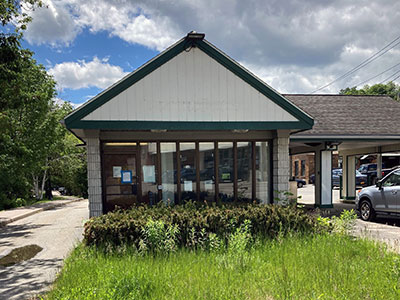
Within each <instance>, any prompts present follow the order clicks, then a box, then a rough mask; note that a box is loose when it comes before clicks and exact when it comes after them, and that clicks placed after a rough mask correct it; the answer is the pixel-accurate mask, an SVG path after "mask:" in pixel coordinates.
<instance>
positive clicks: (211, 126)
mask: <svg viewBox="0 0 400 300" xmlns="http://www.w3.org/2000/svg"><path fill="white" fill-rule="evenodd" d="M70 126H71V127H69V128H71V129H104V130H119V129H121V130H152V129H155V130H157V129H166V130H244V129H248V130H273V129H307V128H308V125H306V124H304V123H302V122H299V121H294V122H290V121H286V122H180V121H176V122H174V121H112V120H111V121H108V120H107V121H75V122H73V123H72V124H71V125H70Z"/></svg>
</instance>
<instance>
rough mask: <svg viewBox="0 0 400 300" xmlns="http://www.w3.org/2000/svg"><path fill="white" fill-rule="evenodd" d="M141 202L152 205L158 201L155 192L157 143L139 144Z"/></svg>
mask: <svg viewBox="0 0 400 300" xmlns="http://www.w3.org/2000/svg"><path fill="white" fill-rule="evenodd" d="M140 159H141V166H142V170H141V176H140V177H141V180H142V201H143V202H145V203H147V204H150V205H153V204H156V203H157V201H158V192H157V174H158V170H157V143H140Z"/></svg>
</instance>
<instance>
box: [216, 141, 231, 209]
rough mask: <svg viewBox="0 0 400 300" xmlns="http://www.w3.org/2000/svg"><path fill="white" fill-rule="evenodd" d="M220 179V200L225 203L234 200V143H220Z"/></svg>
mask: <svg viewBox="0 0 400 300" xmlns="http://www.w3.org/2000/svg"><path fill="white" fill-rule="evenodd" d="M218 153H219V154H218V156H219V166H218V177H219V178H218V179H219V185H218V186H219V199H220V200H221V201H223V202H232V201H233V200H234V191H233V180H234V174H233V143H230V142H219V143H218Z"/></svg>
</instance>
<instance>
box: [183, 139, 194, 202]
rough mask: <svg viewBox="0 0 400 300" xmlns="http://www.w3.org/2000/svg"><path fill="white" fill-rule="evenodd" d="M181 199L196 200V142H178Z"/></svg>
mask: <svg viewBox="0 0 400 300" xmlns="http://www.w3.org/2000/svg"><path fill="white" fill-rule="evenodd" d="M179 148H180V153H181V166H180V167H181V194H182V200H183V201H185V200H196V199H197V195H196V144H195V143H180V144H179Z"/></svg>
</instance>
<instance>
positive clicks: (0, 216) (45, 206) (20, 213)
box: [0, 196, 84, 227]
mask: <svg viewBox="0 0 400 300" xmlns="http://www.w3.org/2000/svg"><path fill="white" fill-rule="evenodd" d="M65 198H66V199H65V200H54V201H49V202H45V203H38V204H34V205H32V206H23V207H18V208H14V209H9V210H2V211H0V227H4V226H6V225H7V224H9V223H11V222H14V221H17V220H21V219H23V218H26V217H29V216H31V215H34V214H36V213H38V212H41V211H44V210H49V209H53V208H55V207H59V206H62V205H66V204H68V203H72V202H76V201H82V200H84V199H83V198H77V197H73V196H70V197H67V196H66V197H65Z"/></svg>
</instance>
